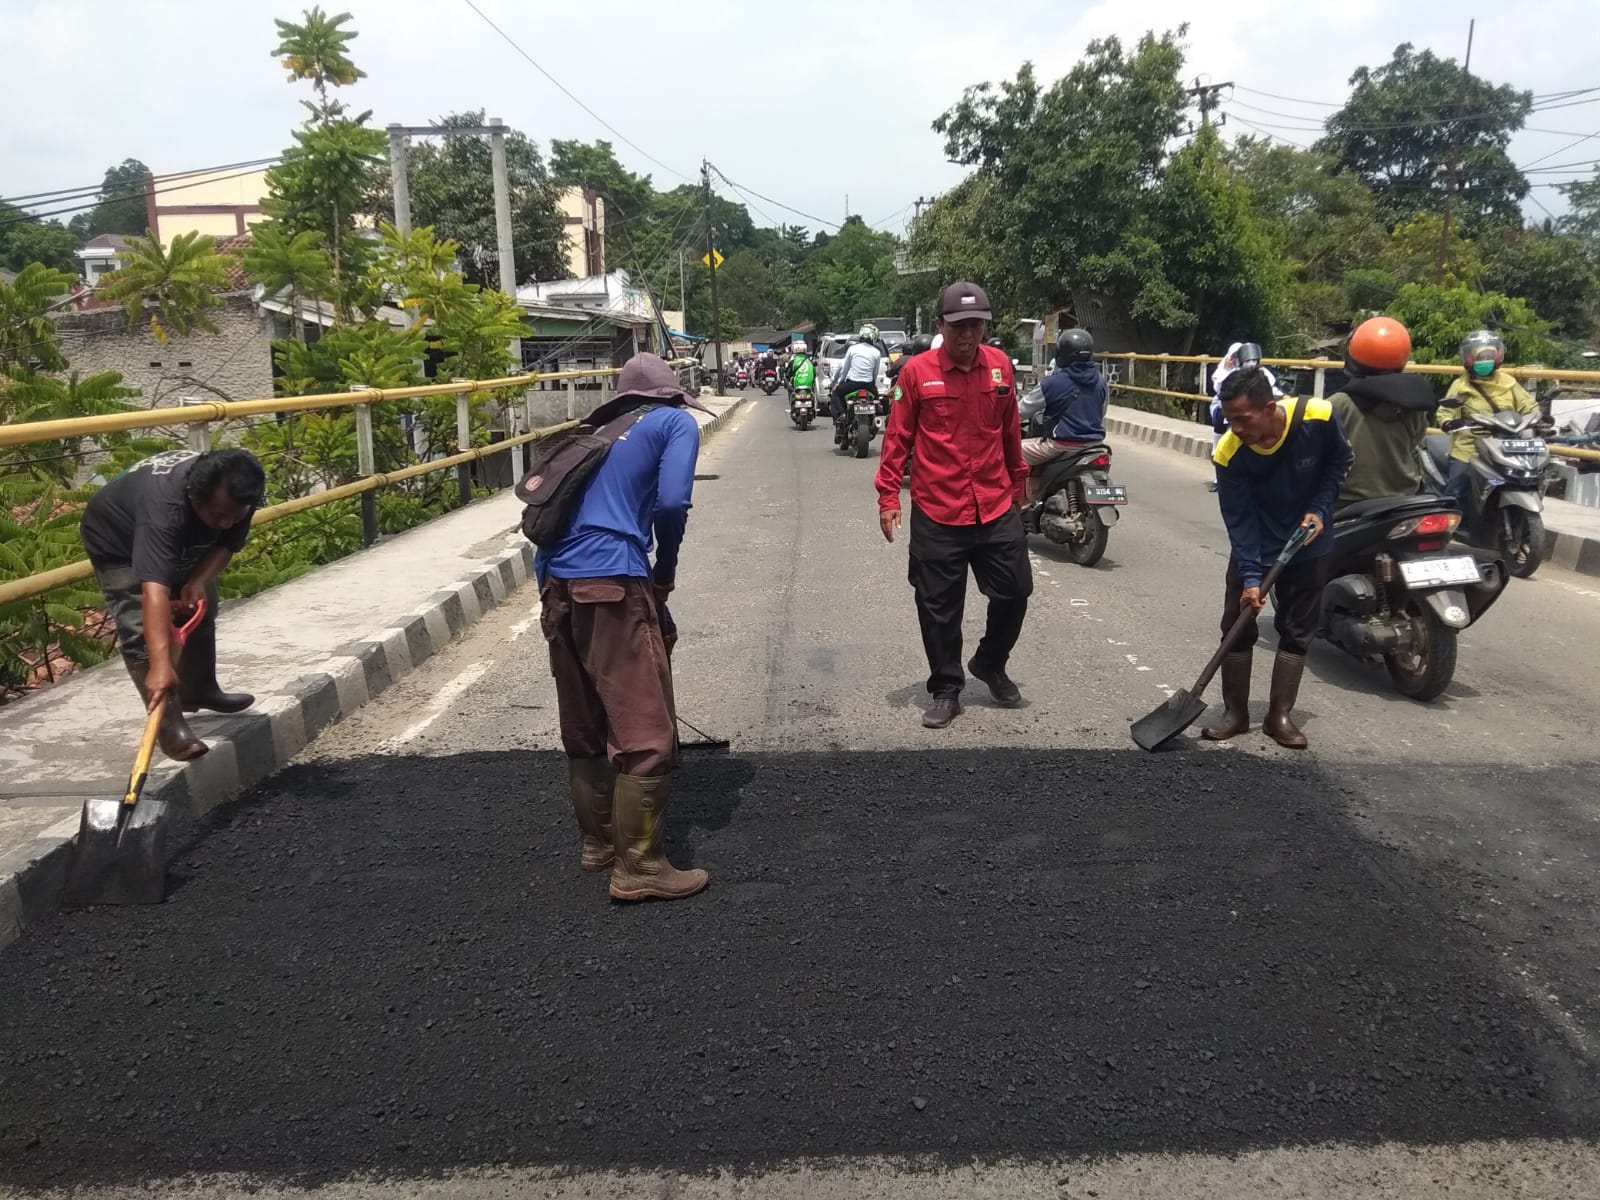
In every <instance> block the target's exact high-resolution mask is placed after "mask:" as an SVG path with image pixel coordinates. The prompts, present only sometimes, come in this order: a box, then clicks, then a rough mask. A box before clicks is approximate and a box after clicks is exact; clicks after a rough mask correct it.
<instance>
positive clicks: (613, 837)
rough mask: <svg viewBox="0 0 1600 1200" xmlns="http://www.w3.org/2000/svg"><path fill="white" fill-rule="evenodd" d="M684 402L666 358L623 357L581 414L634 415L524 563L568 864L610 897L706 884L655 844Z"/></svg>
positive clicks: (681, 524)
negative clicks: (604, 886) (572, 833)
mask: <svg viewBox="0 0 1600 1200" xmlns="http://www.w3.org/2000/svg"><path fill="white" fill-rule="evenodd" d="M688 406H693V407H695V408H699V407H700V405H699V404H698V403H697V402H696V401H694V400H692V399H691V398H690V397H689V396H688V394H687V393H686V392H684V390H683V389H682V388H681V387H680V386H679V385H678V382H677V380H676V379H675V378H674V377H673V374H672V368H671V367H669V366H667V364H666V363H665V362H663V361H662V360H661V359H660V358H658V357H656V356H655V355H654V354H640V355H637V356H635V357H634V358H632V359H630V360H629V361H628V363H627V364H626V365H625V366H624V367H623V368H622V372H621V374H620V376H619V377H618V379H617V395H616V397H615V398H614V399H613V400H611V401H609V402H608V403H607V404H606V405H604V406H603V407H602V408H601V409H600V410H598V411H597V412H596V413H594V414H591V416H590V417H589V418H588V422H587V423H588V424H591V425H595V426H596V427H599V426H602V425H604V424H606V423H607V422H610V421H613V420H615V419H616V418H617V417H619V416H622V415H623V414H625V413H627V412H630V411H634V412H636V411H639V410H641V409H643V410H644V411H643V415H642V416H641V417H639V419H638V420H637V421H636V422H635V423H634V424H633V425H632V426H630V427H629V428H628V429H627V430H626V431H625V432H624V433H622V434H621V435H620V436H619V437H618V438H617V439H616V441H615V443H614V444H613V445H612V446H611V449H610V450H609V451H608V452H607V454H606V456H605V458H604V459H603V460H601V463H600V465H599V467H598V468H596V470H595V472H594V475H593V476H592V477H591V478H590V480H589V481H588V483H587V485H586V486H585V488H584V491H583V493H582V495H581V496H580V497H578V499H577V501H576V505H575V507H574V510H573V512H572V516H571V520H570V522H569V524H568V526H567V531H566V533H565V535H564V536H563V537H562V539H561V541H560V543H559V544H558V545H556V546H554V547H553V548H551V549H549V550H548V551H540V553H539V554H538V555H537V556H536V558H535V560H534V569H535V571H536V573H537V575H538V579H539V587H540V592H539V599H540V602H541V604H542V608H541V611H540V623H541V625H542V627H543V629H544V635H545V639H546V640H547V641H548V642H549V643H550V670H551V673H552V674H553V675H554V676H555V683H556V703H557V707H558V708H559V710H560V716H561V742H562V747H563V749H565V750H566V753H567V768H568V771H567V774H568V781H569V784H570V787H571V793H572V808H573V813H574V815H575V816H576V817H577V821H578V829H579V831H580V833H581V834H582V835H583V846H582V856H581V860H580V865H581V866H582V867H583V869H584V870H586V871H609V872H610V873H611V886H610V891H611V897H612V899H615V900H646V899H655V900H676V899H680V898H682V897H685V896H692V895H694V894H695V893H696V892H698V891H700V890H701V889H703V888H704V887H705V886H706V882H707V876H706V873H705V872H704V871H701V870H690V871H680V870H678V869H677V868H676V867H674V866H673V865H672V864H671V863H670V862H668V861H667V857H666V855H665V853H664V852H663V850H662V837H663V834H664V833H665V831H666V820H667V801H668V799H669V796H670V793H671V781H672V769H673V767H675V766H676V765H677V747H678V740H677V728H676V726H677V713H676V710H675V708H674V705H673V697H672V668H671V664H670V662H669V659H668V653H669V650H670V643H671V640H674V635H675V630H673V629H672V627H671V624H670V621H671V618H670V617H668V616H666V599H667V595H668V594H669V593H670V592H671V591H672V588H673V584H674V581H675V580H676V577H677V571H678V550H679V547H680V546H681V545H682V543H683V534H684V529H685V527H686V525H687V524H688V519H689V507H690V498H691V493H692V491H693V489H694V467H695V461H696V459H697V458H698V457H699V453H700V428H699V425H698V424H697V423H696V422H695V419H694V415H693V414H692V413H690V412H688V411H687V408H688ZM652 540H654V543H655V551H656V561H655V565H654V566H652V565H651V563H650V545H651V542H652Z"/></svg>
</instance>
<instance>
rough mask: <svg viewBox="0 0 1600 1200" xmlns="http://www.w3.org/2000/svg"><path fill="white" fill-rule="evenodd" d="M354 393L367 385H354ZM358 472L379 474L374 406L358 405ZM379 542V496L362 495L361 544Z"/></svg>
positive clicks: (366, 493)
mask: <svg viewBox="0 0 1600 1200" xmlns="http://www.w3.org/2000/svg"><path fill="white" fill-rule="evenodd" d="M350 390H351V391H352V392H364V391H366V390H367V385H366V384H364V383H352V384H351V385H350ZM356 470H357V471H360V472H361V474H362V476H363V477H370V476H372V475H375V474H377V471H378V456H377V452H376V448H375V445H374V443H373V438H372V405H370V404H358V405H356ZM377 540H378V495H377V493H376V492H362V493H361V544H362V545H363V546H370V545H372V544H373V543H374V542H376V541H377Z"/></svg>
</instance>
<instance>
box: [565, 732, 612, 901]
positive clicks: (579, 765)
mask: <svg viewBox="0 0 1600 1200" xmlns="http://www.w3.org/2000/svg"><path fill="white" fill-rule="evenodd" d="M616 780H617V772H616V768H614V767H613V766H612V765H611V763H610V761H609V760H608V759H607V758H606V757H605V755H601V756H599V757H598V758H569V759H567V782H568V786H569V787H570V788H571V791H572V815H573V816H575V817H577V818H578V828H579V829H580V830H582V831H583V851H582V855H581V857H580V858H579V860H578V865H579V866H580V867H582V868H583V869H584V870H585V871H589V872H595V871H609V870H610V869H611V863H612V860H613V859H614V858H615V857H616V855H615V853H614V852H613V851H612V848H611V840H612V837H611V791H612V788H613V787H615V785H616Z"/></svg>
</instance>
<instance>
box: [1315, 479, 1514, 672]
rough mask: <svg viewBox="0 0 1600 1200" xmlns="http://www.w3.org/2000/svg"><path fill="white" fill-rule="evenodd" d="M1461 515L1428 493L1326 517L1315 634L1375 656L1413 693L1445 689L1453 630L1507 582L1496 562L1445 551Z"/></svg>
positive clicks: (1366, 503)
mask: <svg viewBox="0 0 1600 1200" xmlns="http://www.w3.org/2000/svg"><path fill="white" fill-rule="evenodd" d="M1460 522H1461V514H1460V513H1459V512H1457V511H1456V508H1455V505H1454V504H1453V503H1452V502H1451V501H1449V500H1448V499H1445V498H1443V497H1439V496H1432V495H1426V494H1424V495H1419V496H1395V497H1385V498H1381V499H1377V500H1362V501H1359V502H1357V503H1355V504H1352V505H1349V506H1348V507H1346V508H1343V509H1341V510H1339V511H1338V512H1336V513H1335V514H1334V521H1333V529H1332V530H1331V531H1330V532H1331V533H1332V535H1333V557H1332V560H1331V564H1330V573H1331V576H1332V577H1331V578H1330V579H1329V580H1328V584H1327V586H1326V587H1325V588H1324V589H1323V592H1322V617H1321V622H1320V628H1319V629H1318V636H1320V637H1322V638H1325V639H1326V640H1327V641H1329V642H1332V643H1333V644H1334V645H1335V646H1338V647H1339V648H1340V649H1341V650H1343V651H1344V652H1345V653H1346V654H1349V655H1351V656H1352V657H1353V658H1356V659H1359V660H1360V661H1362V662H1378V661H1380V660H1381V661H1382V662H1383V664H1384V666H1385V667H1386V668H1387V669H1388V672H1389V678H1390V680H1391V681H1392V682H1393V683H1394V687H1395V690H1396V691H1398V692H1399V693H1400V694H1401V695H1402V696H1407V697H1409V698H1410V699H1412V700H1432V699H1434V698H1435V697H1436V696H1438V695H1439V694H1440V693H1441V692H1443V691H1444V690H1445V688H1447V687H1448V686H1450V680H1451V679H1452V678H1453V677H1454V675H1455V669H1456V651H1457V638H1458V635H1459V634H1460V631H1461V630H1463V629H1465V628H1467V627H1468V626H1469V625H1471V624H1473V622H1475V621H1477V620H1478V618H1480V617H1481V616H1483V614H1484V613H1485V612H1487V611H1488V609H1489V607H1490V606H1491V605H1492V604H1494V602H1495V601H1496V600H1498V599H1499V598H1500V593H1501V592H1503V591H1505V588H1506V584H1507V583H1509V582H1510V576H1509V575H1508V574H1507V572H1506V565H1505V564H1504V563H1503V562H1501V561H1499V560H1498V559H1496V560H1493V561H1490V562H1480V561H1479V560H1478V559H1477V558H1476V557H1475V556H1473V555H1471V554H1451V553H1450V552H1449V547H1450V539H1451V536H1452V535H1453V534H1454V533H1455V531H1456V527H1457V526H1458V525H1459V524H1460ZM1323 536H1327V534H1324V535H1323Z"/></svg>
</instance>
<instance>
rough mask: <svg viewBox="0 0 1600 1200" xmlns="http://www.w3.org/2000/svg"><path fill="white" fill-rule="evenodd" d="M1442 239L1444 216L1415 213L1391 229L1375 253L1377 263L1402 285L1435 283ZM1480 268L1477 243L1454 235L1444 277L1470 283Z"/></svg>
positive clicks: (1454, 281) (1437, 275) (1457, 281)
mask: <svg viewBox="0 0 1600 1200" xmlns="http://www.w3.org/2000/svg"><path fill="white" fill-rule="evenodd" d="M1496 236H1498V234H1497V235H1496ZM1443 239H1444V217H1443V216H1441V215H1440V214H1439V213H1434V212H1418V213H1415V214H1413V215H1412V216H1411V218H1410V219H1409V220H1406V221H1402V222H1401V223H1400V224H1398V225H1396V226H1395V227H1394V229H1393V230H1392V231H1391V232H1390V234H1389V237H1388V239H1387V241H1386V242H1385V243H1384V245H1383V248H1382V249H1381V250H1380V251H1379V253H1378V257H1377V265H1378V266H1380V267H1382V268H1383V270H1384V271H1386V272H1388V274H1389V275H1390V277H1391V278H1393V279H1394V280H1395V281H1396V282H1397V283H1400V284H1402V285H1404V284H1407V283H1437V282H1438V281H1439V248H1440V246H1441V245H1442V244H1443ZM1480 269H1481V267H1480V263H1479V261H1478V247H1477V243H1476V242H1474V241H1472V240H1471V239H1470V238H1465V237H1460V236H1458V237H1455V238H1453V239H1452V240H1451V244H1450V259H1449V261H1448V262H1447V263H1446V264H1445V271H1444V281H1445V282H1446V283H1472V282H1474V281H1476V279H1477V277H1478V274H1479V271H1480Z"/></svg>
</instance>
